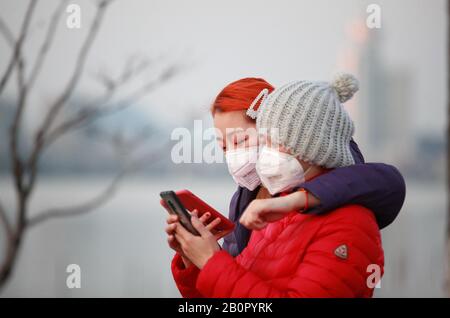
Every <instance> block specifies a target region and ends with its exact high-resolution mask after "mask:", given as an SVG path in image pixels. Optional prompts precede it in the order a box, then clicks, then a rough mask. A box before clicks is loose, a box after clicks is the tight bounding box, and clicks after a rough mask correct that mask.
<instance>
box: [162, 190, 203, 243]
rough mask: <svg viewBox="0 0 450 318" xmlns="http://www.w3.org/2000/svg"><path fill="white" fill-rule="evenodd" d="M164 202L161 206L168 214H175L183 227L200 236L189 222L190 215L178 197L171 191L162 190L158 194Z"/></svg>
mask: <svg viewBox="0 0 450 318" xmlns="http://www.w3.org/2000/svg"><path fill="white" fill-rule="evenodd" d="M159 195H160V196H161V199H162V201H163V202H161V203H164V204H163V206H164V207H165V208H166V209H167V211H168V212H169V213H170V214H174V215H177V216H178V218H179V221H180V223H181V225H183V227H184V228H185V229H186V230H188V231H189V232H191V233H192V234H194V235H197V236H200V233H198V231H197V230H196V229H195V228H194V226H193V225H192V223H191V215H190V213H189V212H188V210H186V208H185V207H184V206H183V204H182V203H181V202H180V200H179V199H178V197H177V195H176V194H175V192H173V191H163V192H161V193H160V194H159Z"/></svg>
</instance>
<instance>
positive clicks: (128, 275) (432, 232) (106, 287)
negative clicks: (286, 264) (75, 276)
mask: <svg viewBox="0 0 450 318" xmlns="http://www.w3.org/2000/svg"><path fill="white" fill-rule="evenodd" d="M40 182H41V184H40V187H39V189H38V192H36V193H35V195H34V196H33V201H32V205H31V206H32V210H31V213H36V212H38V211H40V210H41V209H43V208H46V207H59V206H65V205H68V204H70V203H71V202H72V203H75V202H81V201H82V200H83V199H87V198H90V197H92V196H94V195H95V193H97V192H98V191H99V190H100V189H102V186H104V185H105V184H106V182H105V180H100V179H95V180H87V179H78V180H77V179H73V178H72V179H56V178H55V179H51V178H46V179H43V180H40ZM182 188H189V189H190V190H191V191H192V192H194V193H196V194H198V195H199V196H200V197H202V198H204V199H205V201H207V202H209V203H210V204H211V205H212V206H214V207H216V209H217V210H219V211H223V212H224V213H225V214H227V213H228V203H229V199H230V198H231V195H232V193H233V192H234V189H235V185H234V184H233V182H232V180H231V178H224V179H219V180H216V179H214V180H213V179H202V178H197V177H195V176H192V177H190V178H189V177H183V178H174V177H170V178H164V177H155V178H149V179H131V180H126V181H125V183H124V184H123V185H122V187H121V189H120V191H119V192H118V193H117V195H116V196H115V197H114V198H113V199H112V200H111V201H110V202H108V203H107V204H106V205H104V206H103V207H102V208H99V209H98V210H96V211H94V212H92V213H90V214H87V215H83V216H78V217H75V218H63V219H55V220H51V221H48V222H46V223H44V224H42V225H39V226H37V227H35V228H32V229H31V230H30V231H29V232H28V233H27V236H26V238H25V242H24V245H23V249H22V250H21V252H20V256H19V260H18V264H17V266H16V268H15V270H14V274H13V277H12V279H11V280H10V281H9V283H8V285H7V286H6V288H5V289H4V290H3V292H2V294H0V296H3V297H33V296H37V297H55V296H56V297H179V293H178V291H177V289H176V287H175V285H174V283H173V280H172V276H171V273H170V260H171V258H172V255H173V253H172V252H171V250H170V249H169V248H168V247H167V244H166V236H165V233H164V231H163V229H164V224H165V217H166V214H165V213H166V212H165V211H164V210H162V209H161V207H160V206H159V195H158V194H159V192H160V191H161V190H168V189H182ZM0 197H1V198H2V200H3V202H4V203H5V204H6V206H7V207H11V206H12V205H13V202H14V201H13V198H14V196H13V193H12V190H11V187H10V185H9V183H7V182H6V180H4V179H3V180H1V181H0ZM446 206H447V199H446V190H445V187H444V185H443V184H433V185H429V184H427V185H419V184H408V191H407V201H406V203H405V205H404V208H403V210H402V212H401V214H400V216H399V217H398V219H397V220H396V221H395V223H394V224H393V225H391V226H390V227H389V228H387V229H386V230H383V232H382V235H383V244H384V249H385V258H386V267H385V275H384V277H383V280H382V283H381V288H380V289H378V290H377V291H376V296H377V297H392V296H396V297H418V296H423V297H441V296H444V277H445V276H444V271H445V257H444V252H445V244H444V242H445V213H446ZM2 243H3V242H2ZM2 246H3V244H2ZM69 264H78V265H79V266H80V267H81V288H80V289H69V288H67V286H66V278H67V275H68V274H67V273H66V267H67V265H69Z"/></svg>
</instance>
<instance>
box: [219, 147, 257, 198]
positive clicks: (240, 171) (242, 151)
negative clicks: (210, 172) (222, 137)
mask: <svg viewBox="0 0 450 318" xmlns="http://www.w3.org/2000/svg"><path fill="white" fill-rule="evenodd" d="M225 159H226V161H227V165H228V171H229V172H230V174H231V176H232V177H233V179H234V181H235V182H236V183H237V184H239V185H240V186H241V187H245V188H247V189H249V190H250V191H253V190H255V189H256V187H257V186H258V185H259V184H260V183H261V180H260V179H259V177H258V174H257V173H256V169H255V165H256V161H257V159H258V147H257V146H255V147H249V148H237V149H232V150H228V151H227V152H225Z"/></svg>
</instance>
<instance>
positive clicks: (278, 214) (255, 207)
mask: <svg viewBox="0 0 450 318" xmlns="http://www.w3.org/2000/svg"><path fill="white" fill-rule="evenodd" d="M307 195H308V202H309V204H308V205H309V207H313V206H316V205H318V204H319V203H320V201H319V200H318V199H317V198H316V197H314V196H313V195H311V194H310V193H308V192H307ZM305 203H306V197H305V193H304V192H300V191H296V192H293V193H291V194H289V195H286V196H283V197H276V198H270V199H256V200H253V201H252V202H250V204H249V205H248V207H247V208H246V209H245V211H244V213H243V214H242V216H241V218H240V220H239V222H240V223H241V224H242V225H244V226H245V227H246V228H248V229H250V230H261V229H263V228H265V227H266V226H267V224H268V223H271V222H275V221H278V220H280V219H282V218H284V217H285V216H286V215H287V214H288V213H290V212H293V211H296V210H297V211H298V210H301V209H303V208H304V207H305Z"/></svg>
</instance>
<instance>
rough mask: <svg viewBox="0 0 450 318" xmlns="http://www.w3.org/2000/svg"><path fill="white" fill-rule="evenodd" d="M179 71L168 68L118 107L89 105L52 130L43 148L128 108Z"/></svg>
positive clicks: (176, 67)
mask: <svg viewBox="0 0 450 318" xmlns="http://www.w3.org/2000/svg"><path fill="white" fill-rule="evenodd" d="M180 69H181V67H179V66H177V65H175V66H174V65H171V66H169V67H168V68H167V69H166V70H164V71H163V72H162V73H161V74H160V76H159V77H158V78H157V79H156V80H154V81H150V82H149V83H147V84H145V85H143V86H142V87H140V88H138V89H136V90H135V91H134V92H131V93H130V94H128V96H125V97H123V98H122V99H121V100H120V101H118V102H117V103H116V104H117V105H118V106H115V107H108V108H107V107H106V106H107V105H106V103H105V105H100V106H95V105H89V106H88V107H85V108H84V109H83V111H81V112H80V113H79V114H78V115H77V116H75V117H73V118H71V119H68V120H67V121H65V122H63V123H62V124H60V125H59V126H57V127H56V128H54V129H53V130H52V131H51V132H49V134H48V137H47V138H46V144H45V146H49V145H50V144H52V143H54V142H55V141H56V140H57V139H59V138H60V137H62V136H64V135H65V134H66V133H68V132H70V131H73V130H76V129H79V128H82V127H85V126H86V125H88V124H89V123H91V122H93V121H95V120H97V119H98V118H100V117H104V116H108V115H111V114H114V113H117V112H120V111H123V110H125V109H127V108H129V107H130V106H132V105H133V104H135V103H136V102H138V101H139V100H140V99H141V98H142V97H144V96H145V95H147V94H149V93H150V92H151V91H153V90H155V89H156V88H157V87H158V86H159V85H162V84H163V83H165V82H167V81H168V80H170V79H171V78H173V77H174V76H175V75H177V74H178V73H179V71H180ZM113 93H114V92H113V91H111V94H113ZM110 97H111V96H109V98H107V99H106V100H108V99H110Z"/></svg>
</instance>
